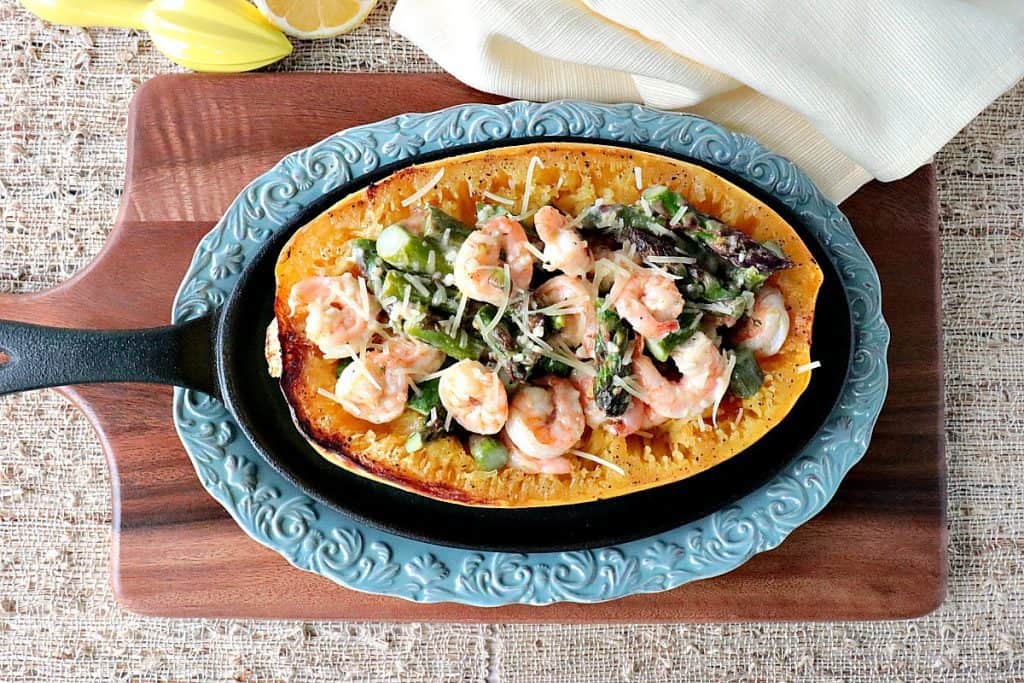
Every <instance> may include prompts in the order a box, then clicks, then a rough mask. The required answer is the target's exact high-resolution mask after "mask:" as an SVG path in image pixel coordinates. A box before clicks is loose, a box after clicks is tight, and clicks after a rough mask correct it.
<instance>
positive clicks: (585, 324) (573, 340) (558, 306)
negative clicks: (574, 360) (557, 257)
mask: <svg viewBox="0 0 1024 683" xmlns="http://www.w3.org/2000/svg"><path fill="white" fill-rule="evenodd" d="M533 296H534V298H535V299H536V301H537V303H539V304H541V305H542V306H544V308H543V309H540V310H541V312H545V311H546V314H547V315H552V316H558V317H559V318H561V320H563V321H564V323H565V325H564V327H562V329H560V330H558V332H557V334H556V335H555V336H557V338H559V339H561V340H563V341H564V342H565V343H566V344H567V345H568V346H569V347H571V348H573V349H576V348H578V349H579V353H578V355H579V356H580V357H581V358H593V356H594V343H595V341H596V340H597V309H596V308H595V307H594V301H593V299H592V298H591V287H590V285H589V284H587V282H586V281H585V280H583V279H582V278H578V277H571V276H569V275H556V276H555V277H553V278H551V279H550V280H548V281H547V282H545V283H544V284H542V285H541V286H540V287H538V288H537V291H536V292H535V293H534V295H533Z"/></svg>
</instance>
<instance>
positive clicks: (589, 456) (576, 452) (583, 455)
mask: <svg viewBox="0 0 1024 683" xmlns="http://www.w3.org/2000/svg"><path fill="white" fill-rule="evenodd" d="M569 452H570V453H572V454H573V455H575V456H576V457H577V458H583V459H584V460H589V461H591V462H596V463H597V464H598V465H603V466H605V467H607V468H608V469H610V470H612V471H614V472H618V473H619V474H621V475H622V476H626V471H625V470H624V469H622V468H621V467H619V466H618V465H616V464H615V463H613V462H608V461H607V460H605V459H604V458H599V457H597V456H596V455H594V454H593V453H587V452H586V451H580V450H576V449H575V448H571V449H569Z"/></svg>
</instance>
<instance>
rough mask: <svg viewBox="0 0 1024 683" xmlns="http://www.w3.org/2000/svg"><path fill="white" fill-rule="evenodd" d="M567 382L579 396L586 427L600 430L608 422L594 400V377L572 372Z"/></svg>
mask: <svg viewBox="0 0 1024 683" xmlns="http://www.w3.org/2000/svg"><path fill="white" fill-rule="evenodd" d="M569 381H570V382H572V385H573V386H574V387H576V391H578V392H579V394H580V405H581V406H582V407H583V417H584V418H585V419H586V421H587V426H588V427H590V428H591V429H600V428H601V427H602V426H603V425H604V424H605V423H606V422H607V421H608V416H607V415H606V414H605V412H604V411H603V410H601V406H599V405H597V401H596V400H594V376H593V375H591V374H589V373H584V372H580V371H579V370H574V371H573V373H572V375H570V376H569Z"/></svg>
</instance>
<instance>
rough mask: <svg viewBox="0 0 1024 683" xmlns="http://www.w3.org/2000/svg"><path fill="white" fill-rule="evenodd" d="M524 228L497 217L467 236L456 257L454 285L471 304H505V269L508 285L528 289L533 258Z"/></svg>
mask: <svg viewBox="0 0 1024 683" xmlns="http://www.w3.org/2000/svg"><path fill="white" fill-rule="evenodd" d="M528 246H529V240H528V239H527V237H526V232H525V231H524V230H523V226H522V225H520V224H519V223H517V222H516V221H514V220H512V219H511V218H509V217H508V216H498V217H497V218H493V219H491V220H490V221H488V222H487V223H486V224H485V225H484V226H483V227H482V228H480V229H479V230H474V231H473V232H472V233H470V235H469V237H467V238H466V241H465V242H463V243H462V246H461V247H459V251H458V253H457V254H456V255H455V267H454V271H455V272H454V276H455V286H456V287H458V288H459V290H460V291H461V292H462V293H464V294H465V295H466V296H468V297H469V298H470V299H473V300H474V301H484V302H487V303H490V304H494V305H496V306H500V305H501V303H502V302H504V301H505V293H506V292H505V287H504V286H505V284H506V283H505V282H504V267H505V266H506V265H507V266H508V272H509V276H510V277H511V279H512V282H511V285H512V286H514V287H517V288H519V289H526V288H527V287H529V286H530V280H531V279H532V278H533V256H532V255H531V254H530V251H529V248H528Z"/></svg>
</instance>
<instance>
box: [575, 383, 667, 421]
mask: <svg viewBox="0 0 1024 683" xmlns="http://www.w3.org/2000/svg"><path fill="white" fill-rule="evenodd" d="M569 379H570V381H571V382H572V384H573V386H574V387H576V390H577V391H579V392H580V403H581V404H582V405H583V415H584V416H585V417H586V420H587V426H589V427H590V428H591V429H604V430H605V431H607V432H609V433H611V434H614V435H616V436H629V435H630V434H633V433H635V432H639V431H643V430H645V429H650V428H652V427H657V426H658V425H660V424H664V422H665V421H666V420H667V419H668V418H666V417H662V416H661V415H658V414H657V413H655V412H654V411H652V410H651V407H650V406H648V405H647V404H646V403H644V402H642V401H640V400H639V399H636V398H634V399H632V400H631V401H630V403H629V408H627V409H626V412H624V413H623V414H622V415H620V416H619V417H614V418H610V417H608V415H606V414H605V412H604V411H603V410H601V407H600V406H599V405H597V401H595V400H594V377H593V375H588V374H584V373H580V372H574V373H573V374H572V376H570V377H569Z"/></svg>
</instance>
